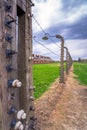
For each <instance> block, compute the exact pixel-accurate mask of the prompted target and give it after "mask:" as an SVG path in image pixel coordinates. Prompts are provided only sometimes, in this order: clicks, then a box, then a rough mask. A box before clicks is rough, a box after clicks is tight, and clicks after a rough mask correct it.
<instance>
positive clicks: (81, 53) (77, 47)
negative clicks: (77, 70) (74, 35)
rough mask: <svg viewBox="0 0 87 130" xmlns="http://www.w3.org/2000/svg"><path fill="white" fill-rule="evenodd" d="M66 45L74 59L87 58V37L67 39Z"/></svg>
mask: <svg viewBox="0 0 87 130" xmlns="http://www.w3.org/2000/svg"><path fill="white" fill-rule="evenodd" d="M65 46H66V47H68V49H69V52H70V54H71V56H72V57H73V59H78V58H79V57H83V58H84V57H85V56H86V58H87V39H84V40H83V39H80V40H78V39H77V40H66V42H65Z"/></svg>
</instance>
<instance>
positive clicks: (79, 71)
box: [74, 62, 87, 85]
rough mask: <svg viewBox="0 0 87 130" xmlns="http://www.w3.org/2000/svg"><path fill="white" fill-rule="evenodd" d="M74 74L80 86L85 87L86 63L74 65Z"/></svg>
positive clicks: (86, 83) (86, 76)
mask: <svg viewBox="0 0 87 130" xmlns="http://www.w3.org/2000/svg"><path fill="white" fill-rule="evenodd" d="M74 73H75V74H76V75H77V77H76V78H77V79H78V80H79V82H80V84H82V85H87V63H81V62H80V63H74Z"/></svg>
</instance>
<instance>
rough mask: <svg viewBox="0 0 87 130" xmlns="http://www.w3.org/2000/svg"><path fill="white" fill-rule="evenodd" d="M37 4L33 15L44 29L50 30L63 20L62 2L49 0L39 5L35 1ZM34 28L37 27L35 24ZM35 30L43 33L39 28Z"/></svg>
mask: <svg viewBox="0 0 87 130" xmlns="http://www.w3.org/2000/svg"><path fill="white" fill-rule="evenodd" d="M35 3H36V7H35V8H34V9H33V13H34V15H35V17H36V19H37V20H38V22H39V23H40V24H41V26H42V27H43V28H44V29H46V28H49V27H50V26H52V24H57V22H58V20H59V19H61V15H62V14H61V11H60V10H61V7H62V3H61V0H54V1H53V0H47V1H46V2H44V1H41V2H39V3H38V2H36V0H35ZM33 26H35V22H34V23H33ZM34 28H35V31H41V30H40V28H38V27H37V29H36V27H34Z"/></svg>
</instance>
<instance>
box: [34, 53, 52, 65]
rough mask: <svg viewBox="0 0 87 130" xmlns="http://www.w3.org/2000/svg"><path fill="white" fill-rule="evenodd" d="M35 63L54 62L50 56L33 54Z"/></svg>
mask: <svg viewBox="0 0 87 130" xmlns="http://www.w3.org/2000/svg"><path fill="white" fill-rule="evenodd" d="M32 57H33V63H34V64H44V63H51V62H54V61H53V60H52V59H51V58H50V57H47V56H42V55H37V54H32Z"/></svg>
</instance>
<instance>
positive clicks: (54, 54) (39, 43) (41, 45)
mask: <svg viewBox="0 0 87 130" xmlns="http://www.w3.org/2000/svg"><path fill="white" fill-rule="evenodd" d="M34 41H35V42H37V43H38V44H40V45H41V46H43V47H44V48H46V49H47V50H49V51H50V52H51V53H53V54H54V55H56V56H59V55H58V54H56V53H55V52H53V51H52V50H51V49H49V48H48V47H46V46H45V45H44V44H43V43H41V42H39V41H37V40H36V39H35V38H34Z"/></svg>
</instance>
